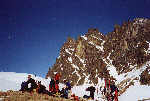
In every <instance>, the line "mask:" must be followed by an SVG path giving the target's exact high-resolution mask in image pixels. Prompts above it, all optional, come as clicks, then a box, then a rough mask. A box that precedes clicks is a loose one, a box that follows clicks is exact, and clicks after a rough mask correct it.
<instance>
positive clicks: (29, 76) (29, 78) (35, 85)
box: [26, 75, 37, 92]
mask: <svg viewBox="0 0 150 101" xmlns="http://www.w3.org/2000/svg"><path fill="white" fill-rule="evenodd" d="M26 83H27V85H28V84H31V87H30V88H28V91H29V92H32V91H33V89H36V88H37V84H36V82H35V80H34V79H32V78H31V75H28V80H27V82H26Z"/></svg>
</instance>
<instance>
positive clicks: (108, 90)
mask: <svg viewBox="0 0 150 101" xmlns="http://www.w3.org/2000/svg"><path fill="white" fill-rule="evenodd" d="M101 91H102V94H103V95H104V96H105V97H106V98H107V100H108V101H118V92H119V90H118V88H117V86H116V85H115V83H114V82H113V81H111V80H110V79H105V86H104V88H103V89H101Z"/></svg>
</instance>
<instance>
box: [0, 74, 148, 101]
mask: <svg viewBox="0 0 150 101" xmlns="http://www.w3.org/2000/svg"><path fill="white" fill-rule="evenodd" d="M27 76H28V74H26V73H14V72H0V91H7V90H19V89H20V85H21V82H22V81H26V80H27ZM32 77H33V78H34V79H35V80H39V81H41V82H42V84H44V85H45V86H46V87H47V89H48V85H49V82H50V79H44V78H41V77H35V76H34V75H32ZM102 82H103V81H102V80H101V79H99V83H98V84H97V85H95V87H96V92H95V100H98V101H105V100H104V99H102V95H101V92H100V91H99V87H100V85H102ZM89 86H90V84H84V85H80V86H74V87H73V88H72V93H74V94H75V95H77V96H80V97H82V96H83V95H85V94H86V95H89V92H87V91H85V89H86V88H87V87H89ZM62 87H63V84H60V89H61V88H62ZM149 91H150V87H149V86H142V85H140V84H139V82H138V81H136V82H135V84H134V86H130V87H129V88H128V89H127V91H126V92H125V93H123V94H122V95H121V96H119V101H137V100H142V99H144V98H150V93H149Z"/></svg>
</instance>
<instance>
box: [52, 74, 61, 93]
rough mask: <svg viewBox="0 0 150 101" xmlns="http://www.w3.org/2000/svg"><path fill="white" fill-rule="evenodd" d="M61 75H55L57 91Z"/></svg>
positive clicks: (56, 90)
mask: <svg viewBox="0 0 150 101" xmlns="http://www.w3.org/2000/svg"><path fill="white" fill-rule="evenodd" d="M60 77H61V75H60V73H56V74H55V77H54V81H55V92H58V91H59V79H60Z"/></svg>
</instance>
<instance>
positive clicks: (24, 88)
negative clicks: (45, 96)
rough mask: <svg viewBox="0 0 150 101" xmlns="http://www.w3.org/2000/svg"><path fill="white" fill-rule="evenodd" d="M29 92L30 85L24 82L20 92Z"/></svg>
mask: <svg viewBox="0 0 150 101" xmlns="http://www.w3.org/2000/svg"><path fill="white" fill-rule="evenodd" d="M27 90H28V85H27V83H26V82H25V81H23V82H22V83H21V89H20V91H27Z"/></svg>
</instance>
